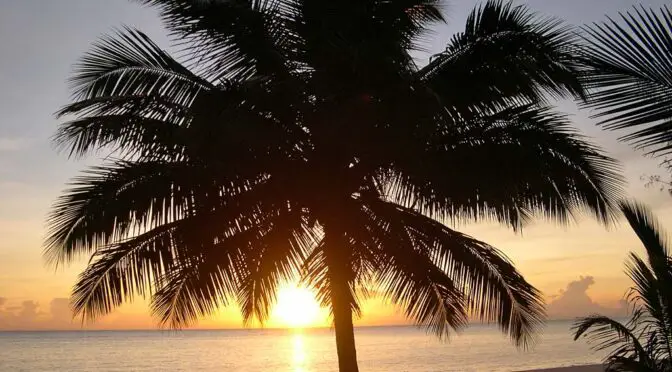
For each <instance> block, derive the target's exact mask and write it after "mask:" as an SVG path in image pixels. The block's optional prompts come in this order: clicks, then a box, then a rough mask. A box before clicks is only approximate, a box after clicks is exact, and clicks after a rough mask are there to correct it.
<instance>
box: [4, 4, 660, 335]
mask: <svg viewBox="0 0 672 372" xmlns="http://www.w3.org/2000/svg"><path fill="white" fill-rule="evenodd" d="M521 3H526V4H528V5H529V6H530V7H531V8H532V9H534V10H536V11H538V12H539V13H541V14H544V15H551V16H555V17H559V18H561V19H563V20H565V21H566V22H567V23H569V24H573V25H582V24H585V23H589V22H593V21H601V20H604V19H605V18H604V15H605V14H608V15H612V16H616V15H617V13H618V11H620V10H628V9H629V8H630V7H632V6H633V5H634V4H639V3H641V4H643V5H644V6H652V7H656V8H658V7H660V6H662V5H663V4H665V3H666V1H665V0H655V1H654V0H651V1H641V2H639V1H626V0H589V1H586V0H564V1H550V0H529V1H525V2H521ZM475 4H477V2H476V1H473V0H462V1H458V0H453V1H447V2H446V6H445V13H446V15H447V18H448V24H446V25H437V27H436V28H435V30H436V31H435V33H434V34H433V35H432V41H431V43H429V44H428V45H427V49H428V50H429V52H430V53H420V54H417V58H418V61H419V62H420V63H421V64H423V63H426V62H427V59H428V56H429V55H430V54H431V53H436V52H439V51H441V50H442V48H443V46H444V45H445V43H446V42H447V40H448V39H449V38H450V36H451V35H452V34H453V33H454V32H456V31H459V30H460V29H461V28H462V27H463V25H464V22H465V19H466V16H467V14H468V12H469V11H470V10H471V9H472V8H473V6H474V5H475ZM122 25H129V26H132V27H136V28H138V29H140V30H142V31H143V32H145V33H147V34H148V35H149V36H150V37H152V38H153V39H154V40H155V41H156V42H158V43H159V45H162V46H164V47H165V48H167V49H169V46H170V43H169V40H168V39H167V37H166V34H165V32H164V30H163V29H162V26H161V23H160V21H159V18H158V16H157V14H156V13H155V11H154V10H152V9H148V8H143V7H141V6H139V5H138V4H135V3H132V2H128V1H126V0H59V1H42V0H24V1H18V0H16V1H6V2H3V5H2V12H0V48H1V49H2V51H3V53H2V54H3V57H2V58H0V330H1V329H55V328H79V327H80V324H79V323H77V322H75V323H72V322H71V314H70V310H69V307H68V301H67V297H68V295H69V292H70V288H71V287H72V285H73V283H74V281H75V279H76V276H77V274H78V272H80V271H81V269H82V268H83V267H84V265H85V263H86V262H85V261H82V262H81V263H78V264H75V265H72V266H71V267H67V268H63V269H59V270H56V271H54V270H53V268H49V267H47V266H46V265H45V262H44V260H43V258H42V256H41V253H42V239H43V237H44V234H45V229H44V226H45V223H44V221H45V217H46V214H47V212H48V210H49V207H50V206H51V204H52V203H53V201H54V200H55V199H56V197H57V196H58V195H59V193H60V192H61V190H63V189H64V188H65V184H66V182H67V181H68V179H70V178H71V177H73V176H74V175H76V174H77V172H78V170H81V169H83V168H84V167H85V166H86V165H87V164H94V163H95V162H96V158H95V157H90V158H87V159H84V160H78V161H75V160H69V159H68V158H67V156H66V155H65V154H59V153H58V152H57V151H56V150H55V148H54V146H53V145H52V144H51V143H50V136H51V135H52V134H53V133H54V131H55V129H56V126H57V124H58V121H57V120H56V119H54V117H53V113H54V112H55V111H56V110H57V109H58V108H59V107H60V106H62V105H64V104H66V103H67V102H68V99H69V92H68V86H67V83H66V80H67V78H68V76H69V74H70V72H71V66H72V64H73V63H74V62H75V61H76V60H77V58H78V57H80V56H81V55H82V54H83V53H84V52H85V51H86V50H87V49H88V48H89V46H90V45H91V43H92V42H93V41H95V40H96V38H98V37H99V36H101V35H102V34H104V33H108V32H110V31H112V30H113V28H115V27H119V26H122ZM559 107H560V110H561V111H564V112H567V113H569V114H571V115H572V116H571V117H572V120H573V122H574V123H575V125H576V127H577V128H579V129H580V130H581V131H582V132H583V133H585V134H586V135H588V136H590V137H591V138H593V140H594V142H595V143H597V144H599V145H601V146H602V147H603V148H604V149H606V150H607V152H608V153H610V154H611V155H612V156H613V157H616V158H617V159H619V160H620V161H621V162H622V164H623V169H624V174H625V176H626V177H627V179H628V182H629V185H628V189H627V191H628V193H629V195H630V196H631V197H634V198H637V199H639V200H641V201H643V202H644V203H646V204H648V205H650V206H651V207H652V208H653V210H654V212H655V213H656V214H657V216H658V218H659V219H660V220H661V221H662V223H663V226H665V225H667V223H668V221H672V197H670V196H669V195H668V194H667V193H666V192H659V191H658V190H657V189H655V188H653V189H651V188H645V187H644V183H645V182H644V181H642V180H641V179H640V178H641V176H642V175H645V174H655V173H661V171H660V170H659V169H658V168H657V164H658V162H659V161H658V160H655V159H647V158H644V157H643V156H642V154H641V153H637V152H635V151H633V150H632V149H630V148H629V147H628V146H627V145H624V144H621V143H618V142H617V141H616V138H617V137H618V135H617V134H614V133H607V132H604V131H602V130H601V129H599V128H597V127H596V126H595V125H594V121H592V120H590V119H589V118H588V117H589V116H590V112H587V111H579V110H578V109H577V108H576V106H575V105H574V104H573V103H571V102H561V103H559ZM456 227H457V228H458V229H459V230H461V231H463V232H466V233H469V234H471V235H473V236H475V237H477V238H479V239H481V240H484V241H486V242H488V243H490V244H492V245H494V246H496V247H498V248H499V249H501V250H503V251H504V252H505V253H506V254H507V255H508V256H509V257H510V258H511V259H512V260H513V261H514V262H515V263H516V265H517V267H518V268H519V269H520V270H521V271H522V273H523V274H524V275H525V276H526V278H527V279H528V280H529V281H530V282H531V283H532V284H534V285H535V286H537V287H538V288H539V289H541V290H542V291H543V292H544V294H545V295H546V297H547V302H549V315H550V316H551V317H573V316H577V315H585V314H588V313H592V312H604V313H607V314H608V315H617V314H621V313H623V309H622V308H621V306H622V303H621V299H622V296H623V293H624V292H625V290H626V288H627V286H628V285H629V283H628V281H627V278H626V277H625V275H624V274H623V270H622V268H623V260H624V258H625V256H626V253H627V252H628V251H631V250H640V246H639V244H638V242H637V240H636V237H635V236H634V234H633V233H632V232H631V231H630V230H629V229H628V228H627V227H626V226H625V225H623V224H620V225H617V226H612V227H610V228H609V229H605V228H604V227H603V226H600V225H599V224H598V223H596V222H595V221H592V220H591V219H590V218H588V217H581V218H580V219H579V220H578V221H577V222H576V223H574V224H571V225H569V226H557V225H553V224H550V223H547V222H544V221H542V220H537V221H535V223H534V224H532V225H530V226H529V227H527V228H525V229H524V230H523V231H522V234H514V233H513V232H510V231H508V230H507V229H506V228H503V227H500V226H497V225H495V224H463V225H459V226H456ZM402 321H403V318H402V317H401V316H400V315H399V314H398V313H397V312H396V311H395V309H394V308H392V307H390V306H388V305H385V304H384V303H383V302H382V301H380V300H373V301H371V302H369V303H367V304H365V306H364V317H363V318H362V319H361V320H360V321H359V324H390V323H400V322H402ZM155 324H156V322H155V321H154V320H153V319H151V317H150V316H149V315H148V311H147V306H146V303H145V302H143V301H142V300H139V301H137V302H136V303H134V304H132V305H125V306H124V307H122V308H121V309H120V310H119V311H117V312H115V313H114V314H112V315H110V316H109V317H107V318H105V319H101V320H100V322H98V323H97V324H95V325H93V326H92V327H96V328H152V327H154V326H155ZM274 325H276V326H279V325H280V324H279V323H277V322H276V323H273V319H271V322H270V323H269V326H274ZM199 326H200V327H204V328H218V327H227V328H229V327H239V326H242V323H241V318H240V317H239V315H238V314H237V312H236V309H233V308H227V309H222V311H221V312H220V314H218V315H217V316H214V317H212V319H206V320H204V321H203V322H201V323H200V325H199Z"/></svg>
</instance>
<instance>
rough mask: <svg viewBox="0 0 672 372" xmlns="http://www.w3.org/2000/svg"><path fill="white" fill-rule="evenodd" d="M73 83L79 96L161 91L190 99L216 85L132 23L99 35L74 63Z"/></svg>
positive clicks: (169, 95)
mask: <svg viewBox="0 0 672 372" xmlns="http://www.w3.org/2000/svg"><path fill="white" fill-rule="evenodd" d="M70 83H71V85H72V89H73V92H74V93H73V96H74V97H75V98H76V99H78V100H79V99H84V98H95V97H110V96H112V97H114V96H123V95H135V96H150V95H158V96H167V97H171V98H172V99H179V100H180V101H181V102H188V101H189V99H190V97H193V95H194V93H195V92H197V91H198V90H199V89H211V88H212V87H213V85H212V83H210V82H209V81H207V80H205V79H203V78H200V77H198V76H197V75H196V74H194V73H193V72H192V71H191V70H189V69H188V68H187V67H185V66H183V65H182V64H180V63H179V62H178V61H177V60H175V59H173V58H172V57H171V56H170V55H169V54H168V53H167V52H166V51H164V50H163V49H161V48H160V47H159V46H158V45H157V44H155V43H154V42H153V41H152V40H151V39H150V38H149V37H148V36H147V35H145V34H144V33H142V32H140V31H138V30H136V29H132V28H129V27H125V28H123V29H121V30H119V31H117V32H116V34H114V35H105V36H103V37H102V38H100V39H99V40H98V41H97V42H96V43H95V44H94V45H93V47H92V48H91V50H90V51H89V52H87V53H86V54H85V55H84V57H82V58H81V59H80V61H79V63H77V64H76V65H75V73H74V76H73V77H72V78H71V79H70Z"/></svg>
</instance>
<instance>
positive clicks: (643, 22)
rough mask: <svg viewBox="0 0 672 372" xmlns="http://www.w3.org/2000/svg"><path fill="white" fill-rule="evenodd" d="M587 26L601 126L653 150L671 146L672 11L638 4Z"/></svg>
mask: <svg viewBox="0 0 672 372" xmlns="http://www.w3.org/2000/svg"><path fill="white" fill-rule="evenodd" d="M620 16H621V23H619V22H617V21H615V20H613V19H611V18H608V22H603V23H595V24H594V25H592V26H588V27H586V28H585V31H586V33H587V37H586V40H587V43H588V50H587V54H586V59H585V62H586V65H587V67H588V70H587V75H586V78H587V79H586V83H587V86H588V88H589V89H590V90H591V92H590V94H589V95H588V100H587V104H588V106H589V107H592V108H594V109H596V110H597V114H596V115H595V117H597V118H599V119H601V121H600V122H599V124H600V125H603V126H604V127H605V128H607V129H610V130H628V131H629V133H628V134H627V135H625V136H623V137H622V138H621V139H622V140H624V141H627V142H630V143H632V144H634V145H635V146H636V147H637V148H641V149H647V150H649V154H654V155H668V154H669V153H670V151H672V130H671V128H672V11H671V10H670V8H668V7H667V6H664V7H662V8H661V9H659V10H657V11H656V10H654V9H646V8H644V7H634V8H633V10H632V11H630V12H625V13H621V14H620Z"/></svg>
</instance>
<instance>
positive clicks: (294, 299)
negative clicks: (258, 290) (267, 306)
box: [272, 286, 321, 328]
mask: <svg viewBox="0 0 672 372" xmlns="http://www.w3.org/2000/svg"><path fill="white" fill-rule="evenodd" d="M272 316H273V318H275V319H276V320H277V321H278V322H279V323H280V325H282V326H284V327H289V328H304V327H311V326H316V325H321V324H319V319H318V318H319V316H320V305H319V304H318V303H317V300H316V299H315V295H314V294H313V293H312V292H311V291H309V290H308V289H306V288H302V287H298V286H288V287H284V288H282V289H280V291H279V292H278V302H277V304H276V306H275V308H274V310H273V315H272Z"/></svg>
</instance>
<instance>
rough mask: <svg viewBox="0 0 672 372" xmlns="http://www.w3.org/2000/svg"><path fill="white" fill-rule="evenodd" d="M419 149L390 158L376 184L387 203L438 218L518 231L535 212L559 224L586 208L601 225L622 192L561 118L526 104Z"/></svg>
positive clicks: (612, 173)
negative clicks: (489, 221)
mask: <svg viewBox="0 0 672 372" xmlns="http://www.w3.org/2000/svg"><path fill="white" fill-rule="evenodd" d="M422 153H423V156H420V157H414V158H410V157H403V158H399V159H398V160H396V162H395V164H394V166H393V168H392V169H390V171H389V173H388V174H383V175H382V176H381V177H380V181H379V183H380V184H382V185H388V189H387V194H388V197H389V198H390V200H392V201H395V202H398V203H400V204H402V205H406V206H411V205H413V206H415V207H416V208H418V209H419V210H421V211H422V212H423V213H426V214H428V215H430V216H433V217H435V218H437V219H439V220H441V219H444V218H453V219H480V218H494V219H496V220H498V221H500V222H503V223H507V224H510V225H511V226H513V228H515V229H517V228H520V227H521V226H522V225H524V224H525V223H526V222H527V221H528V220H529V219H530V218H531V216H533V215H534V214H535V213H538V214H541V215H543V216H546V217H548V218H550V219H554V220H557V221H560V222H565V221H567V220H568V218H569V217H571V216H572V215H573V214H574V213H575V212H577V211H579V210H581V209H582V208H585V209H587V210H589V211H590V212H592V213H593V214H594V215H595V216H596V217H597V218H598V219H600V220H601V221H603V222H605V223H608V222H610V221H612V220H613V219H614V216H615V214H616V212H617V202H616V200H617V199H618V198H619V197H620V195H621V194H622V192H623V191H622V190H623V189H622V187H623V179H622V177H621V176H620V175H619V170H620V167H619V166H618V164H617V163H616V161H615V160H613V159H611V158H609V157H608V156H606V155H604V154H603V153H602V151H601V150H600V149H599V148H597V147H595V146H593V145H591V144H589V143H588V142H587V141H586V140H585V138H584V137H582V136H581V135H580V134H578V133H577V132H576V131H575V130H574V129H573V128H572V127H571V126H570V122H569V121H568V120H567V118H566V117H564V116H563V115H559V114H556V113H553V112H552V111H549V110H546V109H538V108H536V107H533V106H532V107H530V106H522V107H518V108H510V109H507V110H504V111H501V112H498V113H495V114H492V115H489V116H485V117H481V118H480V119H478V120H473V121H470V122H468V123H464V124H460V126H458V127H457V128H456V129H455V130H454V131H452V132H448V134H446V135H445V136H441V137H438V138H433V139H432V144H431V145H430V147H429V148H426V149H424V150H423V152H422ZM460 175H469V176H468V177H462V176H460Z"/></svg>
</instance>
